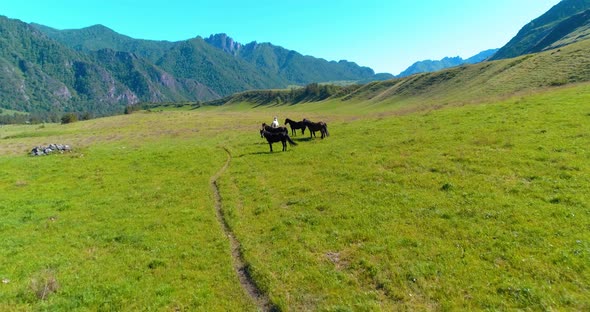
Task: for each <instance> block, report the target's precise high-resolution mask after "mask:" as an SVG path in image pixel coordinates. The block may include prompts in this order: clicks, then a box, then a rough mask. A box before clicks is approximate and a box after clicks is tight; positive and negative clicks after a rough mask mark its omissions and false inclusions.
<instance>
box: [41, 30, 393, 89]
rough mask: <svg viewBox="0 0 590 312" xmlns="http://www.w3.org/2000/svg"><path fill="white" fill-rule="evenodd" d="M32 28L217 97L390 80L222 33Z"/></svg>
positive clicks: (349, 65) (346, 64) (353, 66)
mask: <svg viewBox="0 0 590 312" xmlns="http://www.w3.org/2000/svg"><path fill="white" fill-rule="evenodd" d="M34 26H35V27H37V29H39V30H40V31H42V32H44V33H45V34H46V35H47V36H48V37H50V38H52V39H55V40H57V41H59V42H61V43H62V44H64V45H67V46H68V47H70V48H73V49H75V50H77V51H85V52H90V51H96V50H100V49H111V50H114V51H123V52H130V53H135V54H137V55H138V56H140V57H143V58H145V59H147V60H149V61H151V62H153V63H154V64H156V65H158V66H160V67H162V68H163V69H165V70H166V71H168V72H170V73H172V74H174V75H176V76H178V77H182V78H185V79H193V80H196V81H199V82H201V83H203V84H204V85H206V86H208V87H210V88H211V89H212V90H213V91H214V92H216V93H218V94H220V95H229V94H231V93H234V92H239V91H245V90H251V89H260V88H285V87H287V86H289V85H303V84H308V83H312V82H329V81H341V80H352V81H359V80H382V79H384V78H385V77H387V78H393V75H390V74H379V75H375V72H374V71H373V70H372V69H370V68H368V67H361V66H358V65H357V64H355V63H353V62H348V61H339V62H334V61H332V62H329V61H326V60H324V59H319V58H315V57H311V56H303V55H301V54H299V53H298V52H296V51H292V50H287V49H284V48H282V47H278V46H274V45H272V44H270V43H261V44H259V43H257V42H251V43H248V44H241V43H239V42H236V41H234V40H233V39H232V38H231V37H229V36H228V35H227V34H216V35H211V36H209V37H208V38H206V39H203V38H201V37H196V38H192V39H188V40H183V41H178V42H169V41H150V40H140V39H133V38H131V37H128V36H124V35H121V34H118V33H117V32H115V31H113V30H111V29H109V28H107V27H105V26H102V25H94V26H91V27H88V28H83V29H74V30H56V29H53V28H50V27H46V26H42V25H38V24H34Z"/></svg>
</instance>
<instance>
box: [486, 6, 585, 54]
mask: <svg viewBox="0 0 590 312" xmlns="http://www.w3.org/2000/svg"><path fill="white" fill-rule="evenodd" d="M589 9H590V0H563V1H561V2H559V3H558V4H556V5H555V6H554V7H553V8H551V9H550V10H549V11H547V12H546V13H545V14H543V15H541V16H540V17H538V18H536V19H535V20H533V21H532V22H530V23H529V24H527V25H525V26H524V27H523V28H522V29H521V30H520V31H519V32H518V34H517V35H516V36H515V37H514V38H512V40H510V42H508V43H507V44H506V45H505V46H504V47H502V48H501V49H500V50H499V51H498V52H497V53H496V54H495V55H494V56H493V57H492V58H491V59H492V60H499V59H505V58H511V57H515V56H519V55H524V54H528V53H534V52H539V51H543V50H547V49H550V48H552V47H555V45H554V44H555V43H556V42H559V41H561V40H565V41H563V42H562V43H563V44H565V43H566V42H567V43H573V42H576V41H578V40H583V39H584V38H585V37H586V36H587V35H588V31H587V30H588V25H589V22H588V13H584V11H586V10H589ZM580 14H581V15H580ZM580 32H582V34H583V36H571V35H572V34H575V33H578V34H579V33H580ZM567 37H569V39H567V40H566V38H567Z"/></svg>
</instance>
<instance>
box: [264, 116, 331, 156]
mask: <svg viewBox="0 0 590 312" xmlns="http://www.w3.org/2000/svg"><path fill="white" fill-rule="evenodd" d="M285 125H289V126H290V127H291V135H293V136H294V135H295V134H296V133H297V132H296V131H295V130H299V129H301V134H305V129H308V130H309V137H310V138H313V137H315V136H316V135H315V133H316V132H317V131H319V132H320V133H321V135H322V139H323V138H325V137H327V136H329V135H330V133H328V125H327V124H326V123H325V122H323V121H320V122H312V121H311V120H309V119H306V118H303V120H302V121H293V120H291V119H289V118H287V119H285ZM260 137H261V138H266V140H267V141H268V145H270V151H271V152H272V144H273V143H275V142H281V143H283V152H284V151H286V150H287V142H289V144H291V145H297V143H295V142H294V141H293V140H292V139H291V138H290V137H289V130H287V127H271V126H269V125H267V124H266V123H263V124H262V129H260Z"/></svg>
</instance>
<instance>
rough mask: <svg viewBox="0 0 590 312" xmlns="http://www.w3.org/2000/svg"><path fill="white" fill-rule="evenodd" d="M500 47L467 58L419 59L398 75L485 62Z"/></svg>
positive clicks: (403, 75)
mask: <svg viewBox="0 0 590 312" xmlns="http://www.w3.org/2000/svg"><path fill="white" fill-rule="evenodd" d="M497 51H498V49H490V50H485V51H482V52H480V53H478V54H476V55H474V56H472V57H470V58H468V59H466V60H464V59H463V58H461V57H459V56H456V57H445V58H443V59H442V60H439V61H432V60H425V61H419V62H416V63H414V64H412V65H411V66H410V67H408V68H407V69H406V70H404V71H403V72H401V73H400V74H399V75H397V77H407V76H411V75H414V74H418V73H429V72H435V71H439V70H441V69H445V68H450V67H455V66H459V65H462V64H475V63H479V62H483V61H484V60H486V59H487V58H489V57H490V56H492V55H494V53H496V52H497Z"/></svg>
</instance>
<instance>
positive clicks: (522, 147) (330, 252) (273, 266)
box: [0, 84, 590, 311]
mask: <svg viewBox="0 0 590 312" xmlns="http://www.w3.org/2000/svg"><path fill="white" fill-rule="evenodd" d="M390 105H391V106H390V109H389V110H387V109H386V103H381V104H379V103H375V102H371V101H366V100H359V99H355V100H352V101H348V102H346V103H343V102H341V101H327V102H324V103H308V104H301V105H295V106H276V107H258V108H252V105H251V104H250V105H248V104H247V103H237V104H231V105H228V106H225V107H219V108H215V107H203V108H199V109H196V110H186V111H185V110H177V111H164V112H152V113H142V112H139V113H134V114H132V115H125V116H116V117H111V118H104V119H96V120H90V121H84V122H77V123H73V124H68V125H51V124H47V125H45V126H44V127H43V128H39V126H4V127H2V128H0V155H2V156H0V162H1V163H2V168H3V169H2V171H0V194H2V196H1V197H0V213H2V216H3V217H2V218H1V219H0V236H1V237H2V240H0V278H5V279H9V280H10V282H8V283H6V284H0V310H52V311H55V310H62V311H69V310H74V309H77V310H143V309H146V310H147V309H152V310H173V309H176V308H178V309H181V310H219V311H222V310H255V307H254V306H253V305H252V304H251V303H250V301H249V299H248V298H247V296H246V295H245V294H244V292H243V291H242V289H240V285H239V283H238V279H237V277H236V276H235V274H234V272H233V269H232V266H231V256H230V251H229V244H228V242H227V239H226V238H225V237H224V235H223V232H222V230H221V226H220V225H219V224H218V223H217V220H216V219H215V210H214V199H213V195H212V194H211V188H210V186H209V179H210V178H211V176H213V175H214V173H215V172H217V170H219V168H221V167H222V166H223V164H224V162H225V159H226V154H225V151H224V149H223V148H227V149H228V150H229V151H230V152H231V155H232V158H231V162H230V165H229V168H228V169H227V171H226V172H225V173H224V174H223V175H222V176H221V178H220V181H219V182H218V184H219V187H220V193H221V197H222V200H223V209H224V210H225V213H226V216H227V219H228V221H229V225H230V226H231V228H232V230H233V231H234V233H235V234H236V237H237V238H238V239H239V240H240V242H241V245H242V249H243V253H244V257H245V259H246V261H247V262H248V263H249V264H250V269H251V273H252V275H253V277H254V279H255V280H256V281H257V283H258V284H259V285H260V287H261V288H262V289H263V290H264V291H266V292H267V293H268V294H269V297H270V299H271V300H272V301H273V302H274V303H275V304H277V305H278V306H279V307H280V308H281V309H283V310H295V311H297V310H325V311H347V310H352V311H370V310H384V311H391V310H514V309H516V310H521V309H524V310H588V309H590V295H588V294H590V283H589V282H588V281H589V280H590V228H589V224H590V207H589V203H590V198H589V195H588V194H589V192H588V190H590V165H589V162H588V159H589V158H590V150H588V146H590V134H589V133H590V126H589V125H590V123H589V122H590V85H588V84H582V85H577V86H571V87H562V88H554V89H548V90H544V91H542V92H536V93H532V92H531V93H530V94H523V95H519V96H515V97H511V98H506V99H504V100H501V101H497V100H493V101H490V100H488V101H486V100H481V101H480V104H479V105H467V106H457V103H455V104H453V105H449V107H447V108H444V109H436V110H433V109H432V107H431V109H427V107H420V109H417V110H414V109H407V110H404V107H403V106H402V105H399V106H396V104H390ZM423 108H425V109H423ZM438 108H442V106H441V107H438ZM274 115H278V116H279V119H280V120H281V122H282V121H283V120H284V118H285V117H290V118H292V119H301V118H303V117H307V118H310V119H312V120H324V121H326V122H328V125H329V127H328V128H329V130H330V134H331V136H330V137H329V138H327V139H325V140H321V139H319V138H318V139H313V140H309V139H308V136H307V135H306V136H301V135H300V134H299V135H298V136H296V137H294V139H295V140H296V141H297V142H298V143H299V145H298V146H294V147H289V149H288V151H287V152H274V153H269V152H268V150H269V149H268V144H267V143H266V142H265V141H264V140H263V139H261V138H260V136H259V134H258V132H257V130H258V128H259V125H260V123H262V122H270V120H271V118H272V116H274ZM52 142H55V143H65V144H70V145H71V146H73V148H74V152H73V153H71V154H63V155H52V156H48V157H38V158H35V157H28V156H26V153H27V151H28V150H29V149H30V148H32V147H33V146H35V145H40V144H46V143H52ZM278 146H280V145H275V151H276V150H280V148H279V147H278ZM39 285H49V286H51V287H48V288H49V289H52V288H55V292H52V291H49V292H48V294H47V296H46V298H45V299H39V297H38V295H36V290H39V288H42V287H40V286H39ZM53 285H57V286H53Z"/></svg>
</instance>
